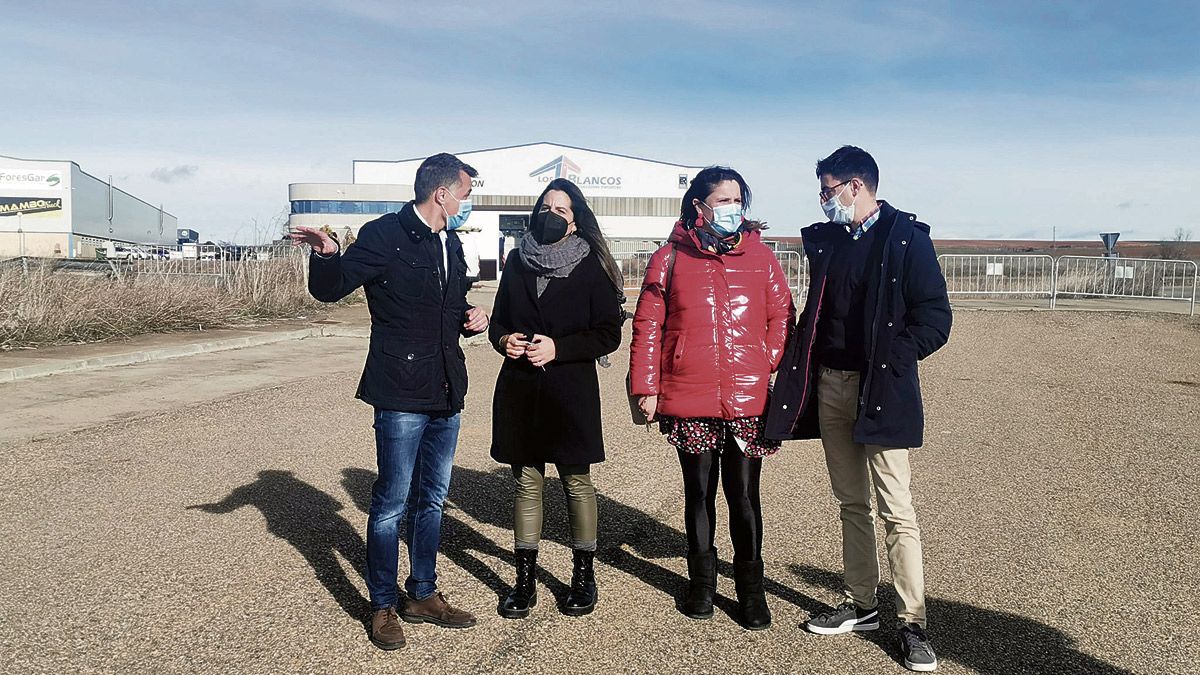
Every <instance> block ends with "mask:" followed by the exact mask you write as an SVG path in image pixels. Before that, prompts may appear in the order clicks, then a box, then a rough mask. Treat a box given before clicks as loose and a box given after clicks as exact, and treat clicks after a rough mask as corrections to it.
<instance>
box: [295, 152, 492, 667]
mask: <svg viewBox="0 0 1200 675" xmlns="http://www.w3.org/2000/svg"><path fill="white" fill-rule="evenodd" d="M475 175H477V173H476V171H475V169H473V168H471V167H470V166H468V165H466V164H464V163H463V162H461V161H459V159H458V158H456V157H454V156H453V155H449V154H444V153H443V154H439V155H434V156H432V157H430V158H428V159H426V160H425V161H424V162H423V163H422V164H421V166H420V167H419V168H418V169H417V174H416V178H415V180H414V183H413V190H414V193H415V197H416V199H415V200H414V201H412V202H409V203H407V204H405V205H404V207H403V208H402V209H400V212H399V213H389V214H387V215H385V216H383V217H382V218H378V219H376V220H373V221H371V222H369V223H367V224H366V225H363V227H362V229H361V230H360V231H359V233H358V239H357V241H356V242H355V244H354V246H351V247H349V248H347V249H346V251H345V253H344V254H343V253H342V252H341V251H340V249H339V247H338V244H337V242H335V241H333V240H332V239H330V238H329V236H328V235H326V234H324V233H322V232H321V231H320V230H316V229H313V228H307V227H299V228H296V229H297V231H296V232H295V233H293V234H291V238H292V239H293V240H294V241H296V242H298V243H299V242H303V243H307V244H309V245H310V246H312V255H311V256H310V257H309V281H308V290H309V292H310V293H312V295H313V297H315V298H317V299H318V300H321V301H322V302H335V301H337V300H339V299H341V298H344V297H345V296H347V295H349V294H350V293H351V292H353V291H354V289H356V288H358V287H359V286H363V287H364V288H365V289H366V293H367V309H368V310H370V312H371V344H370V349H369V351H368V352H367V364H366V367H365V368H364V369H363V374H362V378H361V380H360V381H359V384H358V393H357V394H356V396H357V398H359V399H362V400H363V401H364V402H366V403H368V404H370V405H372V406H374V407H375V452H376V460H377V462H378V466H379V477H378V478H377V479H376V480H375V485H374V487H373V488H372V490H371V509H370V513H369V515H368V518H367V589H368V591H369V592H370V596H371V609H372V615H371V641H372V642H373V643H375V645H376V646H378V647H380V648H381V649H398V648H400V647H403V646H404V631H403V628H402V627H401V625H400V619H401V618H403V619H404V620H405V621H408V622H409V623H425V622H428V623H432V624H435V625H438V626H443V627H447V628H466V627H470V626H474V625H475V617H474V616H472V615H471V614H470V613H468V612H466V611H463V610H461V609H458V608H455V607H453V606H451V605H450V604H449V603H447V602H446V599H445V597H444V596H443V595H442V594H441V593H439V592H438V591H437V572H436V564H437V551H438V544H439V542H440V540H441V525H442V502H443V501H444V500H445V498H446V494H447V492H448V491H449V487H450V470H451V467H452V466H453V464H454V448H455V445H456V444H457V442H458V428H459V412H460V411H461V410H462V408H463V399H464V397H465V396H466V393H467V366H466V358H465V355H464V354H463V350H462V348H461V347H459V345H458V338H459V336H460V335H463V336H467V335H474V334H477V333H481V332H483V331H484V330H487V326H488V317H487V314H486V313H485V312H484V311H483V310H482V309H481V308H478V307H471V306H470V305H468V304H467V299H466V293H467V283H466V275H467V265H466V260H465V259H464V257H463V252H462V245H461V244H460V243H459V240H458V235H457V234H455V233H454V230H455V229H457V228H458V227H459V226H460V225H462V224H463V222H464V221H466V218H467V215H469V214H470V212H471V201H470V196H471V178H472V177H473V176H475ZM401 519H405V525H406V527H405V543H406V544H407V547H408V557H409V562H410V566H411V567H410V572H409V576H408V579H407V580H406V581H405V582H404V590H405V592H406V594H407V596H408V597H407V599H406V601H405V603H404V605H403V607H401V609H400V611H399V612H398V611H397V605H398V604H399V601H400V598H399V597H398V593H397V589H396V577H397V567H398V558H399V546H400V542H399V529H400V521H401Z"/></svg>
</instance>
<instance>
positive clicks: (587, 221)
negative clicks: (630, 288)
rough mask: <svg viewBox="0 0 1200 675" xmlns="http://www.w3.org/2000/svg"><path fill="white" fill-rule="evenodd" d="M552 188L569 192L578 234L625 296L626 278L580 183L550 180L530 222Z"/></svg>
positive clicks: (614, 287) (618, 290)
mask: <svg viewBox="0 0 1200 675" xmlns="http://www.w3.org/2000/svg"><path fill="white" fill-rule="evenodd" d="M551 190H559V191H561V192H565V193H567V197H568V198H570V200H571V211H572V213H574V214H575V232H576V234H578V235H579V236H581V237H583V239H584V241H586V242H587V243H588V246H590V247H591V248H592V252H593V253H595V254H596V256H597V257H599V258H600V266H601V267H603V268H604V273H605V274H606V275H608V280H609V281H611V282H612V285H613V289H614V290H615V291H616V292H617V293H618V294H619V295H620V296H621V297H622V298H624V297H625V279H624V277H623V276H622V275H621V269H620V268H619V267H617V261H616V260H613V257H612V253H611V252H609V250H608V242H607V241H605V240H604V233H603V232H601V231H600V223H599V222H597V221H596V214H594V213H592V207H590V206H588V203H587V199H586V198H584V196H583V192H581V191H580V190H579V186H578V185H575V183H572V182H571V181H569V180H567V179H566V178H555V179H554V180H552V181H550V184H549V185H547V186H546V189H545V190H542V194H541V195H539V196H538V198H537V201H536V202H535V203H534V205H533V215H532V216H530V222H533V219H535V218H537V214H538V213H539V212H540V211H541V210H542V203H543V202H545V201H546V193H547V192H549V191H551Z"/></svg>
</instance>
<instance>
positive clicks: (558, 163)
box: [529, 155, 621, 189]
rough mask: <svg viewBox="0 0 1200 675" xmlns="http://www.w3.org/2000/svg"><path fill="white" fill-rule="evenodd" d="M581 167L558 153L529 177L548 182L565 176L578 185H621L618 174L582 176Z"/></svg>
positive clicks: (610, 187) (611, 187) (597, 186)
mask: <svg viewBox="0 0 1200 675" xmlns="http://www.w3.org/2000/svg"><path fill="white" fill-rule="evenodd" d="M582 174H583V169H581V168H579V165H578V164H576V163H575V162H572V161H571V160H570V159H569V158H568V157H567V156H566V155H559V156H558V157H555V158H554V159H552V160H550V161H549V162H547V163H546V164H543V165H542V166H540V167H538V168H536V169H534V170H533V171H531V172H529V177H530V178H536V179H537V180H538V182H539V183H549V182H550V181H552V180H554V179H555V178H566V179H567V180H569V181H571V182H572V183H574V184H576V185H578V186H579V187H591V188H608V189H615V188H619V187H621V177H620V176H584V175H582Z"/></svg>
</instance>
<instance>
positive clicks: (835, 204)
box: [821, 183, 854, 225]
mask: <svg viewBox="0 0 1200 675" xmlns="http://www.w3.org/2000/svg"><path fill="white" fill-rule="evenodd" d="M848 187H850V184H849V183H846V184H845V185H843V186H842V189H841V190H838V193H837V194H835V195H834V196H832V197H830V198H829V200H828V201H826V202H822V203H821V210H822V211H824V212H825V215H826V216H827V217H828V218H829V220H830V221H831V222H834V223H837V224H838V225H849V224H850V223H853V222H854V202H850V205H849V206H846V205H844V204H842V199H841V197H842V193H843V192H845V191H846V188H848Z"/></svg>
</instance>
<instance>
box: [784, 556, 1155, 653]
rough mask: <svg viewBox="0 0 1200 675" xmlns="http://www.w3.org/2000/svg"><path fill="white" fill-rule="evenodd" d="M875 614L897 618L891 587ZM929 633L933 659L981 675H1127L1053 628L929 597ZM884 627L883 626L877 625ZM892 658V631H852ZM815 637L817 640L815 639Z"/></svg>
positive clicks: (812, 578) (809, 580)
mask: <svg viewBox="0 0 1200 675" xmlns="http://www.w3.org/2000/svg"><path fill="white" fill-rule="evenodd" d="M788 569H789V570H790V571H791V572H792V573H793V574H795V575H796V576H797V577H799V578H800V580H801V581H803V582H805V583H806V584H808V585H810V586H817V587H821V588H825V589H827V590H829V591H840V590H841V588H842V577H841V575H839V574H837V573H835V572H830V571H829V570H823V569H820V568H817V567H810V566H808V565H789V566H788ZM879 596H880V606H879V613H880V616H881V617H883V618H884V619H886V618H887V617H889V616H893V617H894V616H895V615H896V609H895V605H894V601H893V598H895V597H896V593H895V589H894V588H893V587H892V586H891V584H885V585H883V586H881V587H880V593H879ZM925 604H926V610H927V613H928V615H929V617H930V620H931V621H933V622H935V623H934V625H933V626H932V627H931V630H930V638H931V639H932V640H933V646H934V649H935V650H937V654H938V659H940V660H943V661H954V662H956V663H960V664H962V665H964V666H966V667H968V668H971V669H974V670H976V671H978V672H980V673H985V674H993V673H994V674H996V675H1001V674H1004V675H1008V674H1009V673H1112V674H1116V673H1122V674H1123V673H1131V672H1132V671H1129V670H1125V669H1123V668H1117V667H1115V666H1112V665H1110V664H1108V663H1105V662H1104V661H1101V660H1099V659H1097V658H1095V657H1094V656H1091V655H1088V654H1084V653H1083V652H1081V651H1079V650H1077V649H1076V648H1075V641H1074V640H1073V639H1071V636H1069V635H1067V634H1066V633H1064V632H1062V631H1061V630H1059V629H1057V628H1054V627H1052V626H1047V625H1046V624H1044V623H1041V622H1038V621H1034V620H1032V619H1027V618H1025V617H1023V616H1018V615H1016V614H1010V613H1008V612H999V611H996V610H993V609H985V608H982V607H975V606H973V605H968V604H965V603H961V602H956V601H954V600H943V599H941V598H935V597H929V598H926V600H925ZM881 624H882V625H884V626H885V627H887V626H888V622H887V621H886V620H885V621H881ZM854 635H855V636H857V637H858V638H860V639H863V640H867V641H869V642H871V643H874V644H875V645H877V646H878V647H879V648H880V649H881V650H883V651H884V652H886V653H888V654H891V655H892V656H893V658H896V654H897V653H898V651H899V647H898V643H897V640H898V633H897V631H895V630H877V631H868V632H864V633H854ZM818 639H820V638H818Z"/></svg>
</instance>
